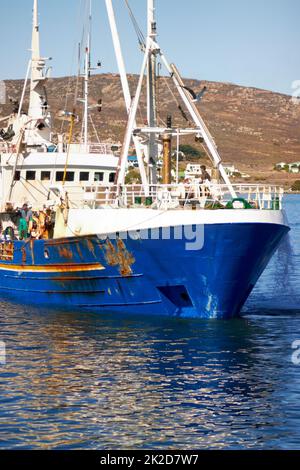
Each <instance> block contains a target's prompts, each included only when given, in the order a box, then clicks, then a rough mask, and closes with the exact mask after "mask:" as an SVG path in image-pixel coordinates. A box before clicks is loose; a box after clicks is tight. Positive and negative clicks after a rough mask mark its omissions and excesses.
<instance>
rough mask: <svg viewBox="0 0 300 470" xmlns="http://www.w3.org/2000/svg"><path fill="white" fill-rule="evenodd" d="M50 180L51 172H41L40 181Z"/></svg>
mask: <svg viewBox="0 0 300 470" xmlns="http://www.w3.org/2000/svg"><path fill="white" fill-rule="evenodd" d="M50 178H51V171H41V180H42V181H50Z"/></svg>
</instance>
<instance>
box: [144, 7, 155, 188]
mask: <svg viewBox="0 0 300 470" xmlns="http://www.w3.org/2000/svg"><path fill="white" fill-rule="evenodd" d="M147 1H148V16H147V18H148V27H147V30H148V33H147V35H148V38H150V39H151V40H152V41H154V42H156V37H157V33H156V22H155V0H147ZM147 120H148V126H149V128H155V127H157V116H156V50H155V49H154V48H152V47H151V48H150V50H149V57H148V73H147ZM156 138H157V136H156V134H149V143H148V164H149V179H150V181H151V182H152V183H156V182H157V178H156V160H157V157H158V146H157V144H156Z"/></svg>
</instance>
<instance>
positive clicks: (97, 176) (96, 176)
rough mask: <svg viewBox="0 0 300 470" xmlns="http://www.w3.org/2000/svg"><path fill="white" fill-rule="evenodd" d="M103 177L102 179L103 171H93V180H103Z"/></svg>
mask: <svg viewBox="0 0 300 470" xmlns="http://www.w3.org/2000/svg"><path fill="white" fill-rule="evenodd" d="M103 179H104V173H103V171H101V173H100V172H98V171H96V172H95V176H94V181H98V182H99V181H103Z"/></svg>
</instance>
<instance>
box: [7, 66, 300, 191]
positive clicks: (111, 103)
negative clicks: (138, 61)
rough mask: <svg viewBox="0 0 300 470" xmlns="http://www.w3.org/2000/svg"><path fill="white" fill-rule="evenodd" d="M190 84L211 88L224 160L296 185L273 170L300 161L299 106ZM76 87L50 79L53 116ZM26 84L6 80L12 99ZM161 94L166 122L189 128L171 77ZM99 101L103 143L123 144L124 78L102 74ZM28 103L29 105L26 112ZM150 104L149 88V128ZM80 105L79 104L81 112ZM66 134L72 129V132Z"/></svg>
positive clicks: (97, 122) (210, 118) (220, 86)
mask: <svg viewBox="0 0 300 470" xmlns="http://www.w3.org/2000/svg"><path fill="white" fill-rule="evenodd" d="M129 81H130V86H131V90H132V93H134V90H135V86H136V83H137V76H135V75H130V76H129ZM185 82H186V85H187V86H189V87H191V88H193V89H194V90H196V91H198V90H200V89H201V88H202V87H203V85H206V86H207V88H208V90H207V92H206V94H205V95H204V98H203V99H202V101H201V103H200V104H199V105H198V106H199V109H200V111H201V113H202V116H203V117H204V119H205V120H206V122H207V124H208V127H209V129H210V130H211V133H212V135H213V136H214V138H215V141H216V142H217V145H218V148H219V151H220V153H221V155H222V157H223V161H224V162H226V163H233V164H235V165H236V166H237V167H238V168H239V169H240V170H241V171H244V172H246V173H249V174H250V175H251V176H255V177H256V179H257V180H262V181H263V180H265V179H267V180H272V181H282V182H284V181H285V180H286V182H287V184H290V181H293V180H294V179H295V178H296V177H295V176H293V175H288V174H287V173H279V172H274V171H273V167H274V164H275V163H277V162H280V161H285V162H293V161H298V160H300V105H296V104H294V103H293V102H292V99H291V97H290V96H287V95H282V94H279V93H273V92H270V91H264V90H259V89H255V88H246V87H241V86H236V85H233V84H227V83H216V82H201V83H200V82H199V81H197V80H188V79H187V80H185ZM75 83H76V79H75V78H74V77H72V78H69V77H63V78H52V79H49V81H48V84H47V90H48V102H49V104H50V106H51V110H52V113H53V116H55V115H56V113H57V111H59V110H61V109H66V108H67V109H69V110H71V109H72V103H73V96H74V95H73V93H74V89H75ZM22 86H23V81H21V80H8V81H6V87H7V95H8V96H13V97H15V98H19V97H20V96H21V90H22ZM170 90H171V91H170ZM157 93H158V103H159V104H158V111H159V116H160V119H162V120H163V121H165V119H166V116H167V114H171V115H172V116H173V125H174V126H182V125H184V126H187V125H188V123H187V122H186V120H185V119H184V117H183V116H182V113H181V112H180V111H179V110H178V104H181V101H180V99H178V102H177V103H176V101H175V99H174V96H173V93H175V90H174V87H173V84H172V83H171V81H170V79H167V78H165V77H160V78H159V79H158V83H157ZM176 97H177V95H176ZM99 98H101V99H102V101H103V109H102V112H101V113H99V112H97V111H93V112H92V113H91V116H92V119H93V123H94V126H95V129H96V132H97V134H98V135H99V137H100V139H101V140H102V141H103V140H112V141H122V138H123V134H124V129H125V125H126V112H125V107H124V102H123V96H122V91H121V86H120V79H119V76H118V75H115V74H101V75H95V76H93V77H91V81H90V101H91V103H96V102H97V100H98V99H99ZM27 104H28V103H27V102H25V104H24V108H25V109H26V106H27ZM145 104H146V103H145V90H144V93H143V100H142V105H141V109H140V112H139V114H138V121H139V123H138V124H139V125H141V124H143V120H144V116H145ZM80 106H81V105H80V104H79V105H78V113H79V112H80ZM9 111H10V105H9V104H6V105H5V106H3V105H2V106H0V116H5V115H6V114H8V113H9ZM61 126H62V123H61V121H59V120H57V119H56V118H55V119H54V128H55V131H58V132H60V131H61ZM80 126H81V124H78V125H77V127H76V137H77V138H78V137H79V135H80ZM64 130H65V131H67V128H66V127H65V128H64ZM91 134H94V136H93V137H94V138H95V131H94V130H93V128H92V126H91ZM189 143H193V142H192V141H189ZM193 145H195V144H193ZM196 145H199V144H196ZM299 178H300V176H299V177H298V179H299Z"/></svg>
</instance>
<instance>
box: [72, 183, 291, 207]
mask: <svg viewBox="0 0 300 470" xmlns="http://www.w3.org/2000/svg"><path fill="white" fill-rule="evenodd" d="M233 188H234V190H235V192H236V194H237V198H235V199H233V198H232V196H231V193H230V191H229V188H228V186H227V185H225V184H199V183H191V184H183V183H179V184H170V185H163V184H157V185H149V186H147V187H144V186H142V185H140V184H132V185H124V186H116V185H114V184H100V185H99V184H98V183H95V184H92V185H91V184H89V185H82V186H80V187H79V186H75V185H72V186H71V185H69V186H68V185H66V186H65V190H66V191H67V192H68V197H69V201H70V204H71V207H72V206H73V207H82V206H89V207H93V208H96V207H99V206H110V207H144V208H149V207H151V208H157V209H166V210H167V209H176V208H178V209H180V208H181V209H197V208H199V209H222V208H230V207H233V208H249V209H250V208H253V209H265V210H267V209H268V210H272V209H273V210H279V209H281V208H282V198H283V194H284V191H283V189H282V188H279V187H276V186H271V185H251V184H235V185H233Z"/></svg>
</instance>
